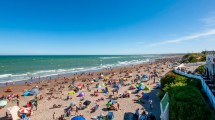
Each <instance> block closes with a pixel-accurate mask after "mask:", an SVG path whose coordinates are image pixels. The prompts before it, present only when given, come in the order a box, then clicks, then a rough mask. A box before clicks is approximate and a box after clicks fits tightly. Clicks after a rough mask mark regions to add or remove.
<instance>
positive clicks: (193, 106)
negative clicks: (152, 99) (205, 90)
mask: <svg viewBox="0 0 215 120" xmlns="http://www.w3.org/2000/svg"><path fill="white" fill-rule="evenodd" d="M161 87H162V88H161V92H160V94H159V97H160V98H162V97H163V96H164V94H165V93H166V92H168V93H169V115H170V120H212V119H214V115H213V112H212V111H210V109H209V108H207V107H206V103H205V100H204V98H203V96H202V94H201V92H200V90H201V89H202V86H201V82H200V80H196V79H190V78H187V77H184V76H180V75H178V74H175V73H173V72H170V73H168V74H167V75H166V76H165V77H163V78H162V79H161Z"/></svg>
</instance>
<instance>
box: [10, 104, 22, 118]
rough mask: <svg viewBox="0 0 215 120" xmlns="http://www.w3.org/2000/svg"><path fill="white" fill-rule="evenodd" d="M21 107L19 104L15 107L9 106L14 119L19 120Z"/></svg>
mask: <svg viewBox="0 0 215 120" xmlns="http://www.w3.org/2000/svg"><path fill="white" fill-rule="evenodd" d="M19 109H20V108H19V107H18V106H13V107H9V108H7V110H8V111H9V112H10V114H11V116H12V118H13V120H19V119H20V118H19V116H18V111H19Z"/></svg>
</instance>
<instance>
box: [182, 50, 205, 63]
mask: <svg viewBox="0 0 215 120" xmlns="http://www.w3.org/2000/svg"><path fill="white" fill-rule="evenodd" d="M205 60H206V54H205V53H204V52H202V53H189V54H185V55H184V56H183V57H182V60H181V62H182V63H195V62H204V61H205Z"/></svg>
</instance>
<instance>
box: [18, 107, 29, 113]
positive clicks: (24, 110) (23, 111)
mask: <svg viewBox="0 0 215 120" xmlns="http://www.w3.org/2000/svg"><path fill="white" fill-rule="evenodd" d="M19 112H20V113H26V114H29V113H30V110H29V109H28V108H21V109H19Z"/></svg>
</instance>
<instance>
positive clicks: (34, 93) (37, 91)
mask: <svg viewBox="0 0 215 120" xmlns="http://www.w3.org/2000/svg"><path fill="white" fill-rule="evenodd" d="M31 94H32V95H38V94H39V89H38V88H33V89H32V90H31Z"/></svg>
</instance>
